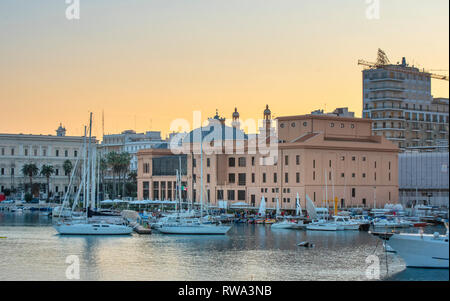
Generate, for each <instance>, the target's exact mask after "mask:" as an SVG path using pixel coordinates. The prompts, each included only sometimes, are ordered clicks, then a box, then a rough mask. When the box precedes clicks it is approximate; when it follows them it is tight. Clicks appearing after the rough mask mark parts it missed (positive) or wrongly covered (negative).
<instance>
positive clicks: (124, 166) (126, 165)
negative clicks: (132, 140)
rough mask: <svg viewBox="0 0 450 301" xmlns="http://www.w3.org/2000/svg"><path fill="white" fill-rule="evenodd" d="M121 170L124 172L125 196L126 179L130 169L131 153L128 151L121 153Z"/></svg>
mask: <svg viewBox="0 0 450 301" xmlns="http://www.w3.org/2000/svg"><path fill="white" fill-rule="evenodd" d="M119 162H120V164H119V165H120V172H121V174H122V196H125V180H126V176H127V174H128V170H129V169H130V162H131V155H130V154H129V153H127V152H124V153H121V154H120V155H119Z"/></svg>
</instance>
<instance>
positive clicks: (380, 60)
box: [358, 49, 448, 81]
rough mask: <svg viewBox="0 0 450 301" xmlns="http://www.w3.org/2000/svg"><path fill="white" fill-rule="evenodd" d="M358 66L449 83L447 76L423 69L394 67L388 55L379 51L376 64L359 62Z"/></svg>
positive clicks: (402, 66)
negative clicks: (426, 77)
mask: <svg viewBox="0 0 450 301" xmlns="http://www.w3.org/2000/svg"><path fill="white" fill-rule="evenodd" d="M358 65H363V66H366V67H369V68H370V69H385V70H388V71H399V72H402V73H408V74H413V75H421V76H428V77H430V78H435V79H440V80H446V81H448V76H447V75H440V74H434V73H431V72H429V71H426V70H425V69H423V70H422V71H420V70H416V69H413V68H404V67H405V66H404V65H393V64H390V62H389V59H388V57H387V55H386V53H385V52H384V51H383V50H381V49H378V55H377V61H376V63H372V62H368V61H365V60H358Z"/></svg>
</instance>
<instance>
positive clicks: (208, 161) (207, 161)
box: [206, 158, 211, 167]
mask: <svg viewBox="0 0 450 301" xmlns="http://www.w3.org/2000/svg"><path fill="white" fill-rule="evenodd" d="M210 166H211V159H209V158H206V167H210Z"/></svg>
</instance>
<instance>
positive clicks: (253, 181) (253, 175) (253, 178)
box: [252, 173, 255, 183]
mask: <svg viewBox="0 0 450 301" xmlns="http://www.w3.org/2000/svg"><path fill="white" fill-rule="evenodd" d="M252 183H255V173H252Z"/></svg>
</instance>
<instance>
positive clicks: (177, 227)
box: [157, 219, 231, 235]
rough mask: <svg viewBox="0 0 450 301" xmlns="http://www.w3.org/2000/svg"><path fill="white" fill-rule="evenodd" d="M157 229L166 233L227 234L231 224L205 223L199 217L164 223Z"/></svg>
mask: <svg viewBox="0 0 450 301" xmlns="http://www.w3.org/2000/svg"><path fill="white" fill-rule="evenodd" d="M157 229H158V231H159V232H161V233H164V234H189V235H197V234H198V235H200V234H201V235H225V234H226V233H227V232H228V231H229V230H230V229H231V226H223V225H215V224H203V223H201V222H200V220H199V219H179V220H177V221H175V222H166V223H163V224H162V225H161V226H160V227H159V228H157Z"/></svg>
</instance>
